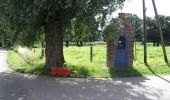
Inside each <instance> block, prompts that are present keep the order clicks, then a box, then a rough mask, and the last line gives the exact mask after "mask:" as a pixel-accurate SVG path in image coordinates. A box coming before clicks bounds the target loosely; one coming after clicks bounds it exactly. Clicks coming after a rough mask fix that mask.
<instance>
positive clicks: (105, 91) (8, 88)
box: [0, 49, 170, 100]
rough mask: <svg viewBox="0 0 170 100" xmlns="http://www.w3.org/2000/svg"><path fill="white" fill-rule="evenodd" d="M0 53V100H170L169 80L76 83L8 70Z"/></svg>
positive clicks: (109, 80)
mask: <svg viewBox="0 0 170 100" xmlns="http://www.w3.org/2000/svg"><path fill="white" fill-rule="evenodd" d="M5 59H6V51H5V50H3V49H0V70H1V71H0V100H170V77H168V76H167V77H131V78H114V79H90V78H88V79H77V78H55V77H46V76H30V75H26V74H18V73H15V72H12V71H10V70H9V69H8V66H7V64H6V61H5Z"/></svg>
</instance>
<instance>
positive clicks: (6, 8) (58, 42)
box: [0, 0, 125, 68]
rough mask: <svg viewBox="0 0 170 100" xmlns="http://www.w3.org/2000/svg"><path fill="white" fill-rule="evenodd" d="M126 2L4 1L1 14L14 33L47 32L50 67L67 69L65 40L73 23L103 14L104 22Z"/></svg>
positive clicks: (47, 56)
mask: <svg viewBox="0 0 170 100" xmlns="http://www.w3.org/2000/svg"><path fill="white" fill-rule="evenodd" d="M124 1H125V0H0V14H1V15H2V16H3V17H5V18H6V20H7V22H8V23H9V27H10V28H11V29H12V30H15V31H19V32H20V33H23V34H36V33H37V31H39V30H43V33H45V42H46V50H45V52H46V67H47V68H50V67H54V66H56V67H63V63H64V56H63V37H64V33H65V31H66V28H67V27H68V26H70V24H71V20H72V19H77V20H80V21H81V20H82V19H84V18H86V17H89V16H93V17H95V16H96V15H98V14H102V19H103V20H104V19H105V18H106V15H107V14H109V13H110V14H111V13H112V12H114V11H115V10H116V9H117V8H119V7H120V5H121V4H122V3H123V2H124ZM2 16H1V17H2ZM87 20H88V19H87ZM24 31H26V32H24ZM26 36H27V35H26ZM33 40H34V39H33ZM33 40H32V41H33Z"/></svg>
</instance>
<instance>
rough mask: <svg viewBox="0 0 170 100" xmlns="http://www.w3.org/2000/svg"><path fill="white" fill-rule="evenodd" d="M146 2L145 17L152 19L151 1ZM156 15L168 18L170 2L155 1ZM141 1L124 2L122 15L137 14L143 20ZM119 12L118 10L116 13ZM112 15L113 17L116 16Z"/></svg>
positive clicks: (128, 0)
mask: <svg viewBox="0 0 170 100" xmlns="http://www.w3.org/2000/svg"><path fill="white" fill-rule="evenodd" d="M145 2H146V8H147V11H146V15H147V16H149V17H154V16H155V14H154V10H153V5H152V0H145ZM155 3H156V6H157V10H158V14H161V15H166V16H170V0H155ZM142 7H143V6H142V0H126V2H125V4H124V8H123V10H122V12H124V13H132V14H137V15H138V16H139V17H141V18H143V10H142ZM119 12H121V10H118V11H117V13H119ZM117 13H114V16H116V15H117Z"/></svg>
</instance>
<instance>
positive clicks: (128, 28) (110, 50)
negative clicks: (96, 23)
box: [106, 13, 135, 68]
mask: <svg viewBox="0 0 170 100" xmlns="http://www.w3.org/2000/svg"><path fill="white" fill-rule="evenodd" d="M119 18H120V28H122V31H124V32H125V33H126V35H127V37H128V45H129V46H128V66H129V67H133V58H134V53H133V52H134V39H135V35H134V28H133V27H132V25H131V22H130V21H129V20H127V19H126V14H125V13H120V14H119ZM115 50H116V49H115V45H114V42H107V55H106V56H107V67H109V68H114V66H115Z"/></svg>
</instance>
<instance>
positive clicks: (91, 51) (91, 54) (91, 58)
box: [90, 44, 93, 62]
mask: <svg viewBox="0 0 170 100" xmlns="http://www.w3.org/2000/svg"><path fill="white" fill-rule="evenodd" d="M90 61H91V62H93V45H92V44H90Z"/></svg>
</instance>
